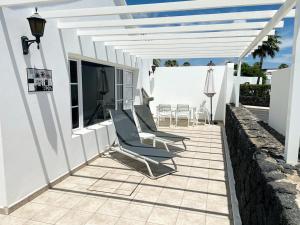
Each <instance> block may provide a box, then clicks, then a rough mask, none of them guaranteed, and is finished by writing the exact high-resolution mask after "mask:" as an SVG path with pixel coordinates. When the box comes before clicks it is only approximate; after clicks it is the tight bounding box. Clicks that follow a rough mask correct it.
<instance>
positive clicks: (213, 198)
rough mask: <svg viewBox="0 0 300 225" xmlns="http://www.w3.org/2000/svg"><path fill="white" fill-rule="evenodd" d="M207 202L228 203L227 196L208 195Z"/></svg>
mask: <svg viewBox="0 0 300 225" xmlns="http://www.w3.org/2000/svg"><path fill="white" fill-rule="evenodd" d="M207 203H216V204H220V205H228V197H227V196H219V195H210V194H209V195H207Z"/></svg>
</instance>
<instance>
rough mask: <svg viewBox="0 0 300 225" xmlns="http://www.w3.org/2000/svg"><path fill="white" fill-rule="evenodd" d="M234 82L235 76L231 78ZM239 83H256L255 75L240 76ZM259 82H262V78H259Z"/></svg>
mask: <svg viewBox="0 0 300 225" xmlns="http://www.w3.org/2000/svg"><path fill="white" fill-rule="evenodd" d="M233 80H234V82H236V80H237V79H236V76H235V77H234V78H233ZM239 80H240V84H245V83H249V84H256V83H257V77H243V76H241V77H240V79H239ZM260 84H262V79H260Z"/></svg>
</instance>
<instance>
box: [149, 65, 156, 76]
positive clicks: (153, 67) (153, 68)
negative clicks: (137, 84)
mask: <svg viewBox="0 0 300 225" xmlns="http://www.w3.org/2000/svg"><path fill="white" fill-rule="evenodd" d="M151 69H152V71H149V76H150V75H151V73H153V74H154V72H155V70H156V66H155V65H152V66H151Z"/></svg>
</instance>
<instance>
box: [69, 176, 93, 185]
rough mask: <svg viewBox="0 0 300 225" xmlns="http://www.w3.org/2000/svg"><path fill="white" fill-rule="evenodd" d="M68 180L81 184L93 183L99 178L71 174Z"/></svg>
mask: <svg viewBox="0 0 300 225" xmlns="http://www.w3.org/2000/svg"><path fill="white" fill-rule="evenodd" d="M66 181H67V182H69V183H73V184H80V185H87V186H89V185H92V184H94V183H95V182H96V181H97V179H94V178H87V177H80V176H70V177H68V178H67V179H66Z"/></svg>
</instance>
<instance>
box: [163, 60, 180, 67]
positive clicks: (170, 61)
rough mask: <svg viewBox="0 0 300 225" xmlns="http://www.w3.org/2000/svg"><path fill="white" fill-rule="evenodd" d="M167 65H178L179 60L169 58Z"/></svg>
mask: <svg viewBox="0 0 300 225" xmlns="http://www.w3.org/2000/svg"><path fill="white" fill-rule="evenodd" d="M165 66H166V67H175V66H178V62H177V60H175V59H169V60H167V61H166V62H165Z"/></svg>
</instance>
